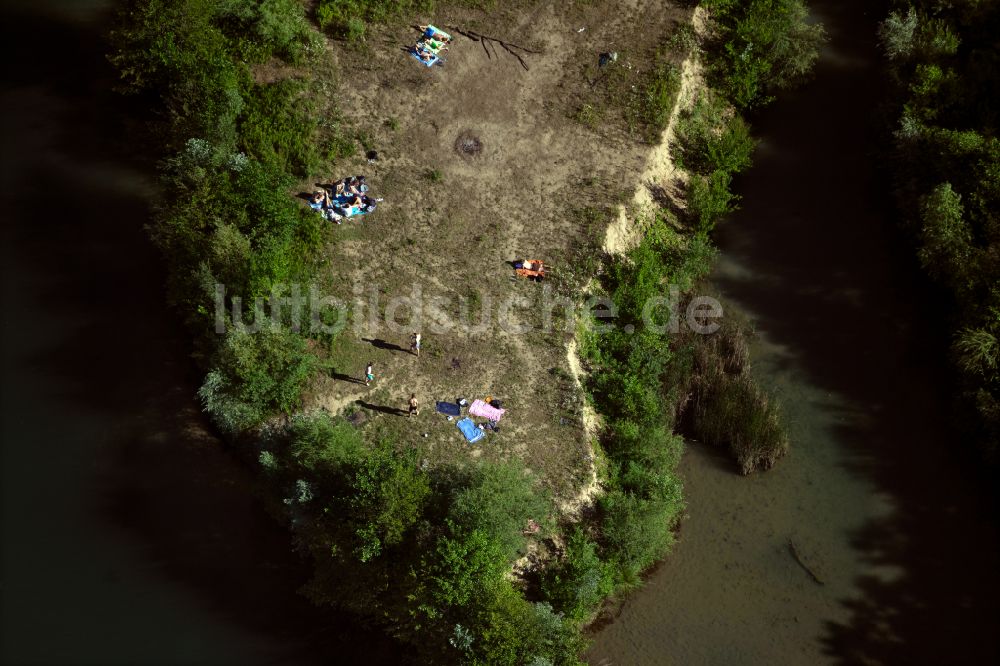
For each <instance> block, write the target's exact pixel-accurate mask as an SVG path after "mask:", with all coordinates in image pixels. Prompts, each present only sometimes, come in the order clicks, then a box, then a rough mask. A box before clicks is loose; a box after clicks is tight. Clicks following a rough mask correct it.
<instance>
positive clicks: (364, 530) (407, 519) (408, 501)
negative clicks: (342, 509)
mask: <svg viewBox="0 0 1000 666" xmlns="http://www.w3.org/2000/svg"><path fill="white" fill-rule="evenodd" d="M352 485H353V487H354V495H353V497H352V498H351V501H350V506H351V509H352V510H353V511H352V515H351V518H350V520H351V521H352V522H353V523H355V524H356V525H357V528H356V530H355V534H356V535H357V538H358V542H357V545H356V546H355V553H356V554H357V556H358V559H360V560H361V561H362V562H367V561H368V560H370V559H372V558H373V557H376V556H378V555H379V554H380V553H381V552H382V549H383V547H392V546H396V545H398V544H399V543H400V542H402V540H403V535H404V533H405V532H406V531H407V530H408V529H409V528H410V527H411V526H413V525H414V523H416V521H417V520H418V519H419V518H420V516H421V515H422V513H423V506H424V503H425V502H426V501H427V499H428V495H429V494H430V486H429V484H428V482H427V478H426V477H425V476H424V475H423V473H421V472H420V470H418V469H417V467H416V464H415V460H414V452H413V451H412V450H411V451H409V452H408V453H407V454H405V455H401V454H399V453H397V452H396V451H395V450H394V449H393V448H392V447H391V446H390V445H388V444H387V443H382V444H380V445H379V446H377V447H376V448H375V449H374V450H372V452H371V453H370V454H369V455H368V456H367V457H366V458H365V459H364V460H363V461H362V462H361V464H360V465H359V467H358V469H357V471H356V472H355V475H354V480H353V484H352Z"/></svg>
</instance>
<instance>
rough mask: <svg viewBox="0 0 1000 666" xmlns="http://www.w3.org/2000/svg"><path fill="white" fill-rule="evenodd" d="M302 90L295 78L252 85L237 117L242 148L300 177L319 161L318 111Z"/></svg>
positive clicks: (310, 171)
mask: <svg viewBox="0 0 1000 666" xmlns="http://www.w3.org/2000/svg"><path fill="white" fill-rule="evenodd" d="M304 91H305V84H304V83H302V82H301V81H295V80H285V81H279V82H278V83H274V84H271V85H266V86H254V87H253V89H252V92H251V94H250V95H248V96H247V104H246V106H245V108H244V111H243V114H242V115H241V118H240V143H241V148H242V150H243V151H244V152H246V153H247V155H249V156H250V157H252V158H255V159H257V160H259V161H261V162H264V163H267V164H270V165H273V166H274V167H276V168H278V169H280V170H282V171H287V172H288V173H291V174H292V175H294V176H296V177H299V178H304V177H306V176H308V175H309V174H311V173H315V172H316V171H317V169H318V168H319V164H320V151H319V145H320V141H319V137H318V130H319V114H318V113H317V112H316V109H315V103H314V102H312V101H310V99H309V98H308V97H305V96H303V92H304Z"/></svg>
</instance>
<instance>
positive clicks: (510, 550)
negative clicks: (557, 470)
mask: <svg viewBox="0 0 1000 666" xmlns="http://www.w3.org/2000/svg"><path fill="white" fill-rule="evenodd" d="M551 507H552V505H551V502H550V501H549V499H548V497H547V496H546V495H545V493H544V491H543V489H542V488H540V487H538V485H537V484H536V482H535V479H534V478H533V477H531V476H529V475H528V474H527V473H526V470H525V468H524V466H523V465H522V464H520V463H515V462H509V463H497V464H490V465H480V466H479V467H477V468H476V469H475V471H474V472H473V474H472V478H471V479H470V480H469V482H468V483H467V484H466V485H465V486H464V487H460V488H457V489H456V490H455V491H454V495H453V499H452V502H451V508H450V510H449V517H450V519H451V520H452V521H453V523H454V525H455V527H456V529H459V530H462V531H465V532H471V531H480V532H482V533H483V534H486V535H487V536H489V538H490V539H491V540H493V541H495V542H496V543H498V544H500V545H501V546H502V547H503V552H504V554H505V556H507V557H513V555H514V554H515V553H516V552H517V551H518V549H519V548H521V547H522V545H523V544H524V535H523V534H522V530H523V529H524V527H525V525H526V524H527V522H528V519H529V518H530V519H534V520H535V521H537V522H538V523H540V524H543V525H544V524H546V523H547V522H548V514H549V512H550V511H551Z"/></svg>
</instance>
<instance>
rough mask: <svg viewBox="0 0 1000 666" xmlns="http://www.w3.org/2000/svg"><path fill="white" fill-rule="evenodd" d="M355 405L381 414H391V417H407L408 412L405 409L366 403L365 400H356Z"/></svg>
mask: <svg viewBox="0 0 1000 666" xmlns="http://www.w3.org/2000/svg"><path fill="white" fill-rule="evenodd" d="M354 404H356V405H357V406H358V407H363V408H364V409H367V410H370V411H373V412H379V413H380V414H389V415H390V416H406V415H407V411H406V410H405V409H399V408H398V407H388V406H386V405H375V404H372V403H370V402H365V401H364V400H355V401H354Z"/></svg>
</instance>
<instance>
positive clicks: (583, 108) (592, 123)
mask: <svg viewBox="0 0 1000 666" xmlns="http://www.w3.org/2000/svg"><path fill="white" fill-rule="evenodd" d="M603 117H604V112H603V111H602V110H601V109H599V108H597V107H595V106H594V105H593V104H588V103H584V104H581V105H580V108H578V109H577V110H576V113H574V114H573V120H575V121H576V122H578V123H580V124H581V125H584V126H586V127H589V128H590V129H597V126H598V125H600V124H601V119H602V118H603Z"/></svg>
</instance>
